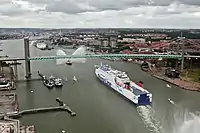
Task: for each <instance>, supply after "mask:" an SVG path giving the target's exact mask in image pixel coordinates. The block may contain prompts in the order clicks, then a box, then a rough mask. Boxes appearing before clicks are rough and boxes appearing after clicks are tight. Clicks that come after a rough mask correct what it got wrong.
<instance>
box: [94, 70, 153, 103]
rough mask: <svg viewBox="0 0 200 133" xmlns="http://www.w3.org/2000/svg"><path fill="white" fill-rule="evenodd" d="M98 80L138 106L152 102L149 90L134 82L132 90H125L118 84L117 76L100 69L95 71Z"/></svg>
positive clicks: (131, 84)
mask: <svg viewBox="0 0 200 133" xmlns="http://www.w3.org/2000/svg"><path fill="white" fill-rule="evenodd" d="M95 74H96V76H97V78H98V79H99V80H100V81H101V82H102V83H104V84H106V85H107V86H109V87H110V88H112V89H113V90H115V91H117V92H118V93H120V94H121V95H123V96H124V97H126V98H127V99H129V100H130V101H132V102H133V103H135V104H136V105H149V104H151V102H152V94H151V93H149V92H148V91H147V90H144V89H143V88H141V87H139V86H138V85H136V84H135V83H134V82H131V83H130V86H131V90H128V89H125V88H124V87H121V86H119V85H118V84H116V81H115V78H116V77H115V76H113V75H110V74H109V73H107V72H105V71H103V70H102V69H100V68H99V67H97V68H96V69H95Z"/></svg>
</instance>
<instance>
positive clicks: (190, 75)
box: [181, 69, 200, 83]
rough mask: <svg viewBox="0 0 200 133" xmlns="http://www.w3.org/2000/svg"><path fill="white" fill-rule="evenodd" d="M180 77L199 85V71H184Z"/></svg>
mask: <svg viewBox="0 0 200 133" xmlns="http://www.w3.org/2000/svg"><path fill="white" fill-rule="evenodd" d="M181 77H184V78H186V79H189V80H192V81H195V82H199V83H200V69H193V70H186V71H185V72H183V73H182V74H181Z"/></svg>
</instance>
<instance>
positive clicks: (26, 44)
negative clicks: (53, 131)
mask: <svg viewBox="0 0 200 133" xmlns="http://www.w3.org/2000/svg"><path fill="white" fill-rule="evenodd" d="M24 55H25V57H24V58H12V57H9V58H8V57H6V58H0V62H2V61H14V63H17V61H23V60H24V61H25V71H26V76H25V77H26V79H30V78H31V75H32V74H31V64H30V61H37V60H41V61H42V60H56V59H67V58H68V59H69V58H87V59H95V58H121V59H125V58H126V59H130V58H132V59H133V58H135V59H159V58H162V59H179V60H182V68H183V64H184V58H196V59H198V58H200V56H192V55H159V54H156V55H154V54H91V55H89V54H87V55H65V56H40V57H30V51H29V39H28V38H25V39H24ZM14 69H15V71H16V73H17V67H16V66H15V67H14Z"/></svg>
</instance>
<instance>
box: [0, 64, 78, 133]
mask: <svg viewBox="0 0 200 133" xmlns="http://www.w3.org/2000/svg"><path fill="white" fill-rule="evenodd" d="M13 69H14V67H12V66H10V65H5V63H4V65H2V63H1V64H0V132H1V133H35V126H34V125H30V126H26V125H22V124H21V123H20V121H19V120H18V118H20V117H22V116H23V115H30V114H36V113H45V112H52V111H66V112H68V113H69V114H70V115H71V116H76V113H75V112H74V111H72V109H70V107H68V106H67V105H66V104H64V103H63V101H62V100H61V99H60V98H56V101H57V102H58V103H59V105H58V106H55V107H45V108H37V109H27V110H21V111H20V110H19V105H18V99H17V94H15V93H14V92H12V90H15V89H16V87H15V83H16V81H17V74H16V72H14V70H13Z"/></svg>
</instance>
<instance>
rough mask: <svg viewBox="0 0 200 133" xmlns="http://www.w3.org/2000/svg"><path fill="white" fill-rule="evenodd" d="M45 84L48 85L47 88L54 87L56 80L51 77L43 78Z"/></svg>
mask: <svg viewBox="0 0 200 133" xmlns="http://www.w3.org/2000/svg"><path fill="white" fill-rule="evenodd" d="M43 84H44V85H45V86H46V87H47V88H53V87H54V85H55V84H54V81H53V80H51V79H45V80H43Z"/></svg>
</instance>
